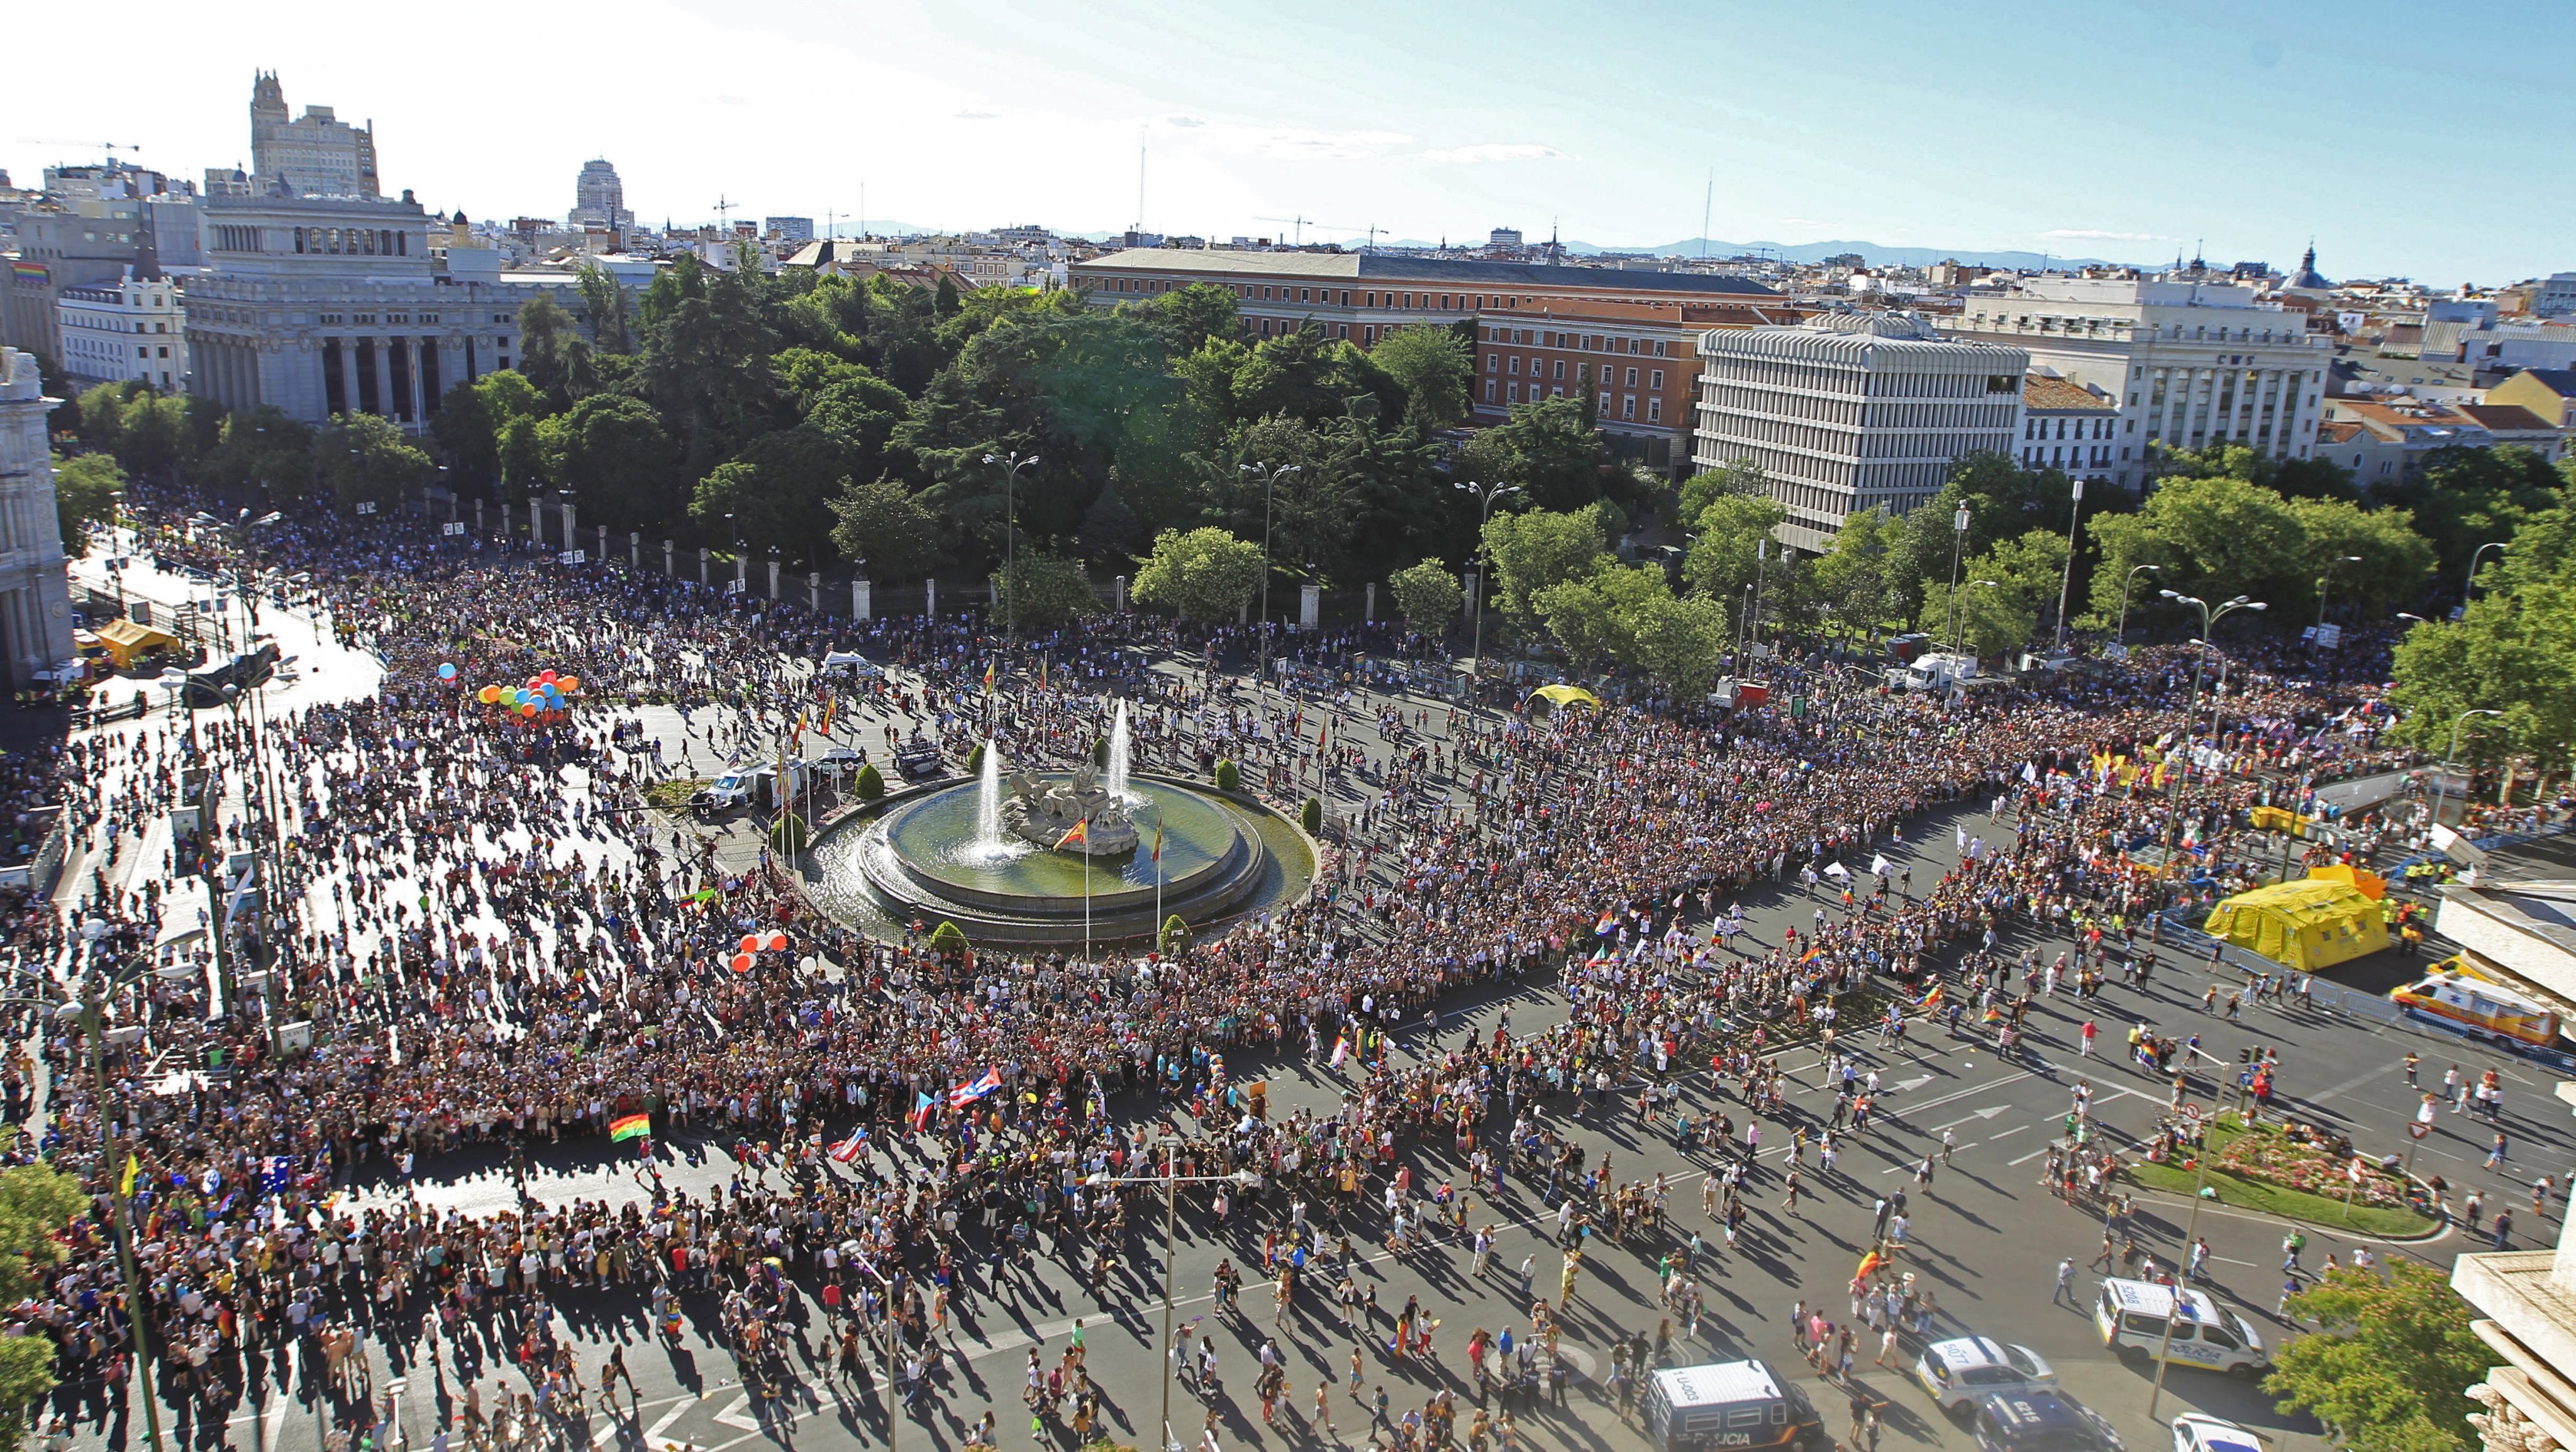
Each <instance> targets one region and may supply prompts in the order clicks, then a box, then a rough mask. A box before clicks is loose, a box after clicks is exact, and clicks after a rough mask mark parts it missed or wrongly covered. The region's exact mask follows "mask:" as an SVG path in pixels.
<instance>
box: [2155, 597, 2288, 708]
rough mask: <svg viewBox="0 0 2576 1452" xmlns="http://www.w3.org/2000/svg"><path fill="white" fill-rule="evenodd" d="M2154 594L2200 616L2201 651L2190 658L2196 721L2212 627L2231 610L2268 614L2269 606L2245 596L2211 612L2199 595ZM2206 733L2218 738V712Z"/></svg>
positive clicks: (2209, 606) (2207, 603)
mask: <svg viewBox="0 0 2576 1452" xmlns="http://www.w3.org/2000/svg"><path fill="white" fill-rule="evenodd" d="M2156 593H2157V594H2159V595H2162V596H2163V597H2165V598H2166V599H2168V600H2171V601H2172V602H2174V603H2175V604H2177V605H2189V606H2191V607H2192V608H2193V609H2195V610H2198V611H2199V612H2200V650H2199V651H2198V652H2197V653H2196V654H2194V655H2193V656H2192V658H2191V703H2192V709H2191V718H2190V719H2191V720H2197V719H2199V716H2200V676H2201V669H2202V667H2203V666H2204V665H2206V664H2207V662H2208V660H2209V632H2210V630H2211V629H2212V628H2213V627H2215V626H2216V625H2217V624H2218V622H2219V621H2221V620H2224V619H2226V618H2227V614H2228V612H2229V611H2231V610H2268V609H2270V608H2271V606H2269V605H2268V604H2266V603H2265V602H2263V601H2261V600H2249V599H2247V598H2245V597H2244V596H2242V595H2239V596H2237V597H2236V598H2235V599H2233V600H2230V601H2228V602H2227V603H2226V604H2224V605H2220V606H2217V607H2215V608H2212V607H2211V605H2210V603H2209V602H2208V601H2206V600H2203V599H2202V598H2200V597H2199V596H2198V595H2186V594H2183V593H2182V592H2181V591H2179V590H2158V591H2157V592H2156ZM2189 729H2190V725H2189V722H2188V721H2187V722H2186V723H2185V730H2186V732H2188V731H2189ZM2209 732H2210V734H2211V735H2212V736H2215V735H2217V734H2218V712H2217V711H2216V710H2215V709H2213V710H2211V712H2210V714H2209Z"/></svg>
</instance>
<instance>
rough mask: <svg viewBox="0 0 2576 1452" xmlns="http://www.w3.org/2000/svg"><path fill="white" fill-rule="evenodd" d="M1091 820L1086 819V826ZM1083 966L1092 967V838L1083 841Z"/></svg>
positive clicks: (1086, 836) (1086, 835) (1086, 837)
mask: <svg viewBox="0 0 2576 1452" xmlns="http://www.w3.org/2000/svg"><path fill="white" fill-rule="evenodd" d="M1089 821H1090V819H1089V818H1085V819H1084V823H1085V825H1088V824H1089ZM1082 966H1083V967H1085V968H1088V967H1090V966H1091V837H1090V834H1089V833H1085V834H1084V835H1083V839H1082Z"/></svg>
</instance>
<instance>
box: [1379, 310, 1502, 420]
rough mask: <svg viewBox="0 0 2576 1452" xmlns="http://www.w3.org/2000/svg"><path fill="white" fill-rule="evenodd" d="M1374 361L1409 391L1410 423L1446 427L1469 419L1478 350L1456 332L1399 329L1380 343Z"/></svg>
mask: <svg viewBox="0 0 2576 1452" xmlns="http://www.w3.org/2000/svg"><path fill="white" fill-rule="evenodd" d="M1369 359H1370V361H1372V362H1374V363H1376V364H1377V366H1378V367H1379V368H1381V369H1383V370H1385V372H1386V375H1387V376H1388V377H1389V378H1392V379H1394V380H1395V381H1396V384H1397V385H1398V386H1399V387H1401V388H1402V389H1403V390H1404V397H1405V405H1404V416H1405V421H1406V422H1407V423H1410V424H1413V425H1414V426H1415V427H1417V428H1422V429H1440V428H1447V427H1449V426H1451V425H1452V424H1455V423H1457V422H1459V421H1460V420H1462V419H1464V418H1466V416H1467V388H1468V385H1469V384H1471V383H1473V382H1474V381H1475V377H1476V352H1475V349H1474V348H1473V347H1471V346H1469V344H1468V342H1467V340H1466V339H1464V338H1462V337H1460V336H1458V334H1457V333H1455V332H1454V331H1452V330H1450V329H1448V328H1444V327H1438V326H1434V325H1430V324H1424V325H1422V326H1420V327H1411V328H1398V329H1396V330H1395V331H1393V332H1391V333H1388V334H1386V335H1385V336H1383V337H1381V338H1379V339H1378V341H1377V346H1376V347H1375V348H1372V349H1370V350H1369Z"/></svg>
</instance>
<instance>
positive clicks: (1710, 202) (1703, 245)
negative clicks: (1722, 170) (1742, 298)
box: [1699, 166, 1717, 262]
mask: <svg viewBox="0 0 2576 1452" xmlns="http://www.w3.org/2000/svg"><path fill="white" fill-rule="evenodd" d="M1716 202H1717V168H1716V167H1713V166H1712V167H1710V168H1709V169H1708V189H1707V190H1706V191H1704V192H1702V193H1700V198H1699V260H1700V261H1702V262H1706V261H1707V260H1708V212H1709V208H1710V207H1712V206H1714V205H1716Z"/></svg>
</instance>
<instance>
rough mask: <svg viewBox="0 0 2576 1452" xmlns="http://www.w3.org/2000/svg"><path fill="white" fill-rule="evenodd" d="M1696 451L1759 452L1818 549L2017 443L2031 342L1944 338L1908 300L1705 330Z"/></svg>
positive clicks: (1793, 535) (1793, 517) (1746, 455)
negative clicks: (1861, 519)
mask: <svg viewBox="0 0 2576 1452" xmlns="http://www.w3.org/2000/svg"><path fill="white" fill-rule="evenodd" d="M1699 354H1700V374H1699V399H1698V404H1697V415H1698V417H1697V420H1696V426H1695V438H1694V441H1693V446H1692V458H1691V462H1692V464H1693V465H1694V466H1695V467H1697V468H1700V469H1716V468H1721V467H1724V466H1726V465H1728V464H1732V463H1735V462H1736V461H1738V460H1744V459H1750V460H1752V461H1753V462H1754V463H1755V464H1756V465H1758V466H1760V468H1761V470H1762V473H1763V476H1764V477H1765V478H1766V479H1767V480H1768V481H1769V484H1770V490H1771V496H1772V497H1773V498H1774V499H1777V500H1778V501H1779V502H1780V503H1781V505H1782V506H1784V507H1785V508H1786V509H1787V510H1788V512H1789V518H1788V522H1787V523H1785V524H1783V525H1781V526H1780V530H1779V534H1780V538H1781V540H1782V541H1783V542H1785V543H1788V544H1792V545H1796V546H1797V547H1799V548H1800V549H1808V550H1822V549H1824V548H1825V547H1826V546H1827V545H1828V544H1829V543H1830V542H1831V541H1832V539H1833V537H1834V535H1835V534H1836V533H1837V532H1838V531H1840V530H1841V528H1842V525H1843V521H1844V520H1845V519H1847V518H1849V517H1850V516H1851V515H1853V514H1855V513H1857V512H1858V511H1860V510H1863V509H1870V508H1877V509H1881V510H1884V511H1886V512H1887V513H1890V514H1902V513H1904V512H1905V511H1907V510H1909V509H1912V508H1913V507H1915V506H1916V505H1918V504H1921V503H1923V502H1924V501H1925V500H1928V499H1930V498H1931V497H1932V496H1933V495H1935V494H1937V493H1939V492H1940V490H1941V485H1942V483H1943V481H1945V480H1946V479H1947V478H1948V477H1949V473H1950V466H1951V465H1952V464H1953V463H1955V462H1956V461H1957V460H1958V459H1959V458H1960V456H1962V455H1964V454H1972V453H1978V452H1984V451H1991V452H1994V453H1999V454H2008V453H2011V452H2013V451H2014V448H2015V445H2016V442H2017V440H2018V438H2019V435H2020V431H2021V407H2022V375H2023V374H2024V373H2025V372H2026V371H2027V370H2028V368H2029V366H2030V355H2029V354H2028V353H2027V352H2025V351H2023V350H2022V349H2020V348H2017V347H2011V346H2007V345H2004V344H2000V343H1988V342H1974V341H1959V340H1954V339H1949V338H1944V337H1942V336H1940V335H1939V334H1938V333H1936V332H1934V331H1933V330H1932V328H1931V326H1930V325H1929V324H1927V323H1925V322H1924V321H1923V320H1922V319H1920V318H1918V317H1916V316H1914V315H1912V314H1910V313H1828V314H1825V315H1823V316H1821V317H1815V318H1810V319H1808V320H1807V321H1806V322H1803V323H1800V324H1797V325H1795V326H1789V327H1760V328H1713V329H1711V330H1709V331H1708V332H1706V333H1704V334H1702V335H1701V336H1700V340H1699Z"/></svg>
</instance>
